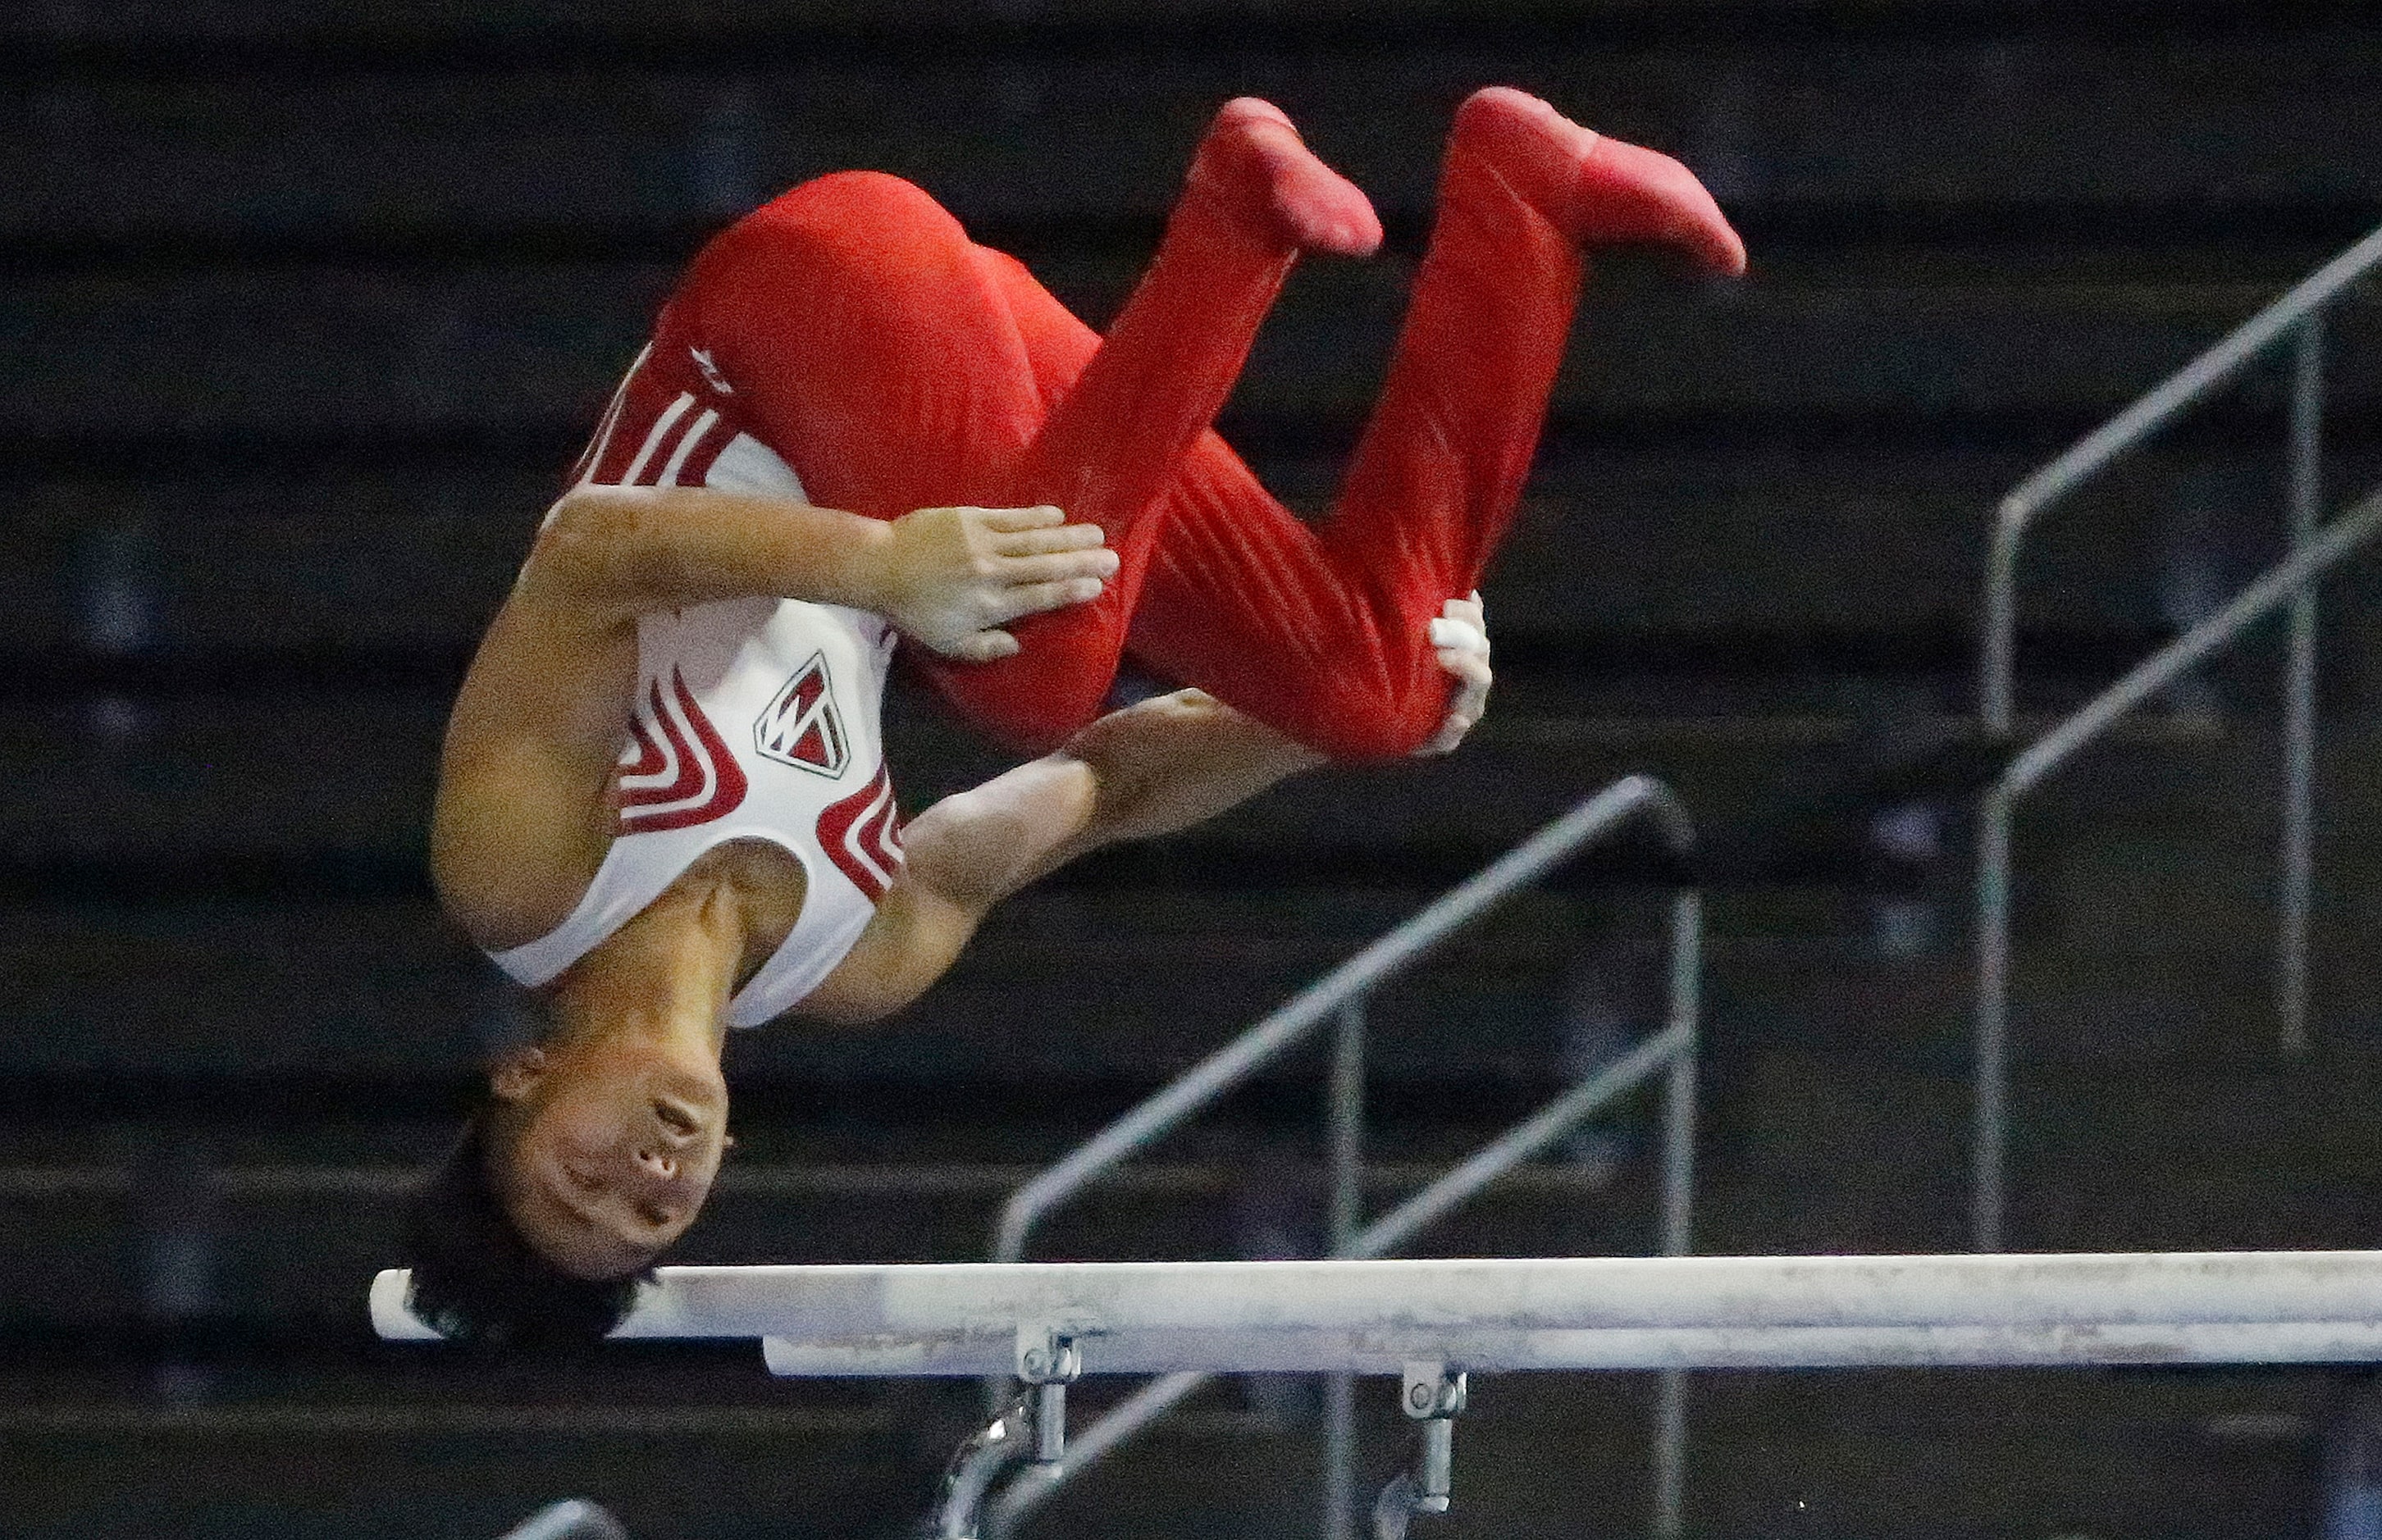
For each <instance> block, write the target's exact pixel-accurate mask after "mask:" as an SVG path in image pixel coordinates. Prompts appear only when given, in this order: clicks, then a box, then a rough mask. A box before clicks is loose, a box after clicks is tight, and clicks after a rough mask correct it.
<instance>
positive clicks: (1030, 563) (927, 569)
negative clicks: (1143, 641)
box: [867, 507, 1117, 663]
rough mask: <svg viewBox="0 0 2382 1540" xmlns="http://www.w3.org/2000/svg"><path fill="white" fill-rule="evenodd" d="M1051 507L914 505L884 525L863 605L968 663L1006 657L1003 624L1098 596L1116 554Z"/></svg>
mask: <svg viewBox="0 0 2382 1540" xmlns="http://www.w3.org/2000/svg"><path fill="white" fill-rule="evenodd" d="M1066 519H1067V516H1066V515H1065V514H1064V513H1062V512H1061V511H1060V510H1059V509H1057V508H1053V507H1034V508H920V509H918V510H917V511H916V512H915V513H907V514H903V515H902V517H901V518H899V519H895V520H893V522H892V523H891V524H890V526H888V528H889V529H890V538H889V539H887V540H885V541H884V542H882V543H881V544H879V545H878V547H877V549H876V551H875V553H874V560H875V562H876V564H877V568H876V580H875V585H874V586H875V588H876V591H877V593H878V598H877V600H876V602H875V603H873V604H871V605H868V606H867V607H868V608H870V609H873V610H875V611H876V612H877V613H878V614H879V615H882V616H884V617H886V618H887V619H888V620H890V621H892V622H893V624H894V625H895V626H896V627H897V628H899V629H901V631H902V633H903V634H904V635H907V636H911V637H915V639H916V640H917V641H918V642H921V643H923V644H924V645H925V646H927V647H928V648H930V649H932V650H933V651H935V652H938V653H940V654H943V655H944V656H945V657H954V658H959V659H962V660H964V661H965V662H968V663H988V662H990V661H991V660H993V659H995V658H1005V657H1010V656H1013V655H1014V654H1016V652H1017V650H1018V647H1017V639H1016V638H1015V637H1013V636H1012V635H1010V634H1009V632H1007V631H1005V630H1002V629H1001V627H1003V626H1006V625H1007V624H1009V622H1011V621H1012V620H1015V619H1018V618H1020V617H1024V616H1028V615H1039V614H1041V613H1043V612H1044V611H1046V610H1054V609H1062V608H1064V607H1065V606H1067V605H1080V604H1085V603H1087V602H1088V601H1090V600H1093V599H1097V598H1099V596H1100V590H1101V588H1102V587H1103V585H1104V583H1105V581H1106V580H1107V579H1109V578H1111V577H1113V576H1115V575H1116V569H1117V555H1116V553H1115V552H1114V551H1111V550H1110V549H1109V548H1108V547H1107V546H1106V545H1105V544H1102V542H1103V541H1104V540H1105V538H1106V536H1105V535H1104V534H1103V533H1102V532H1101V530H1100V527H1099V525H1097V524H1070V523H1068V522H1067V521H1066Z"/></svg>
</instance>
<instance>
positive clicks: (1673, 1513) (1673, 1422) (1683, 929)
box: [1654, 888, 1703, 1540]
mask: <svg viewBox="0 0 2382 1540" xmlns="http://www.w3.org/2000/svg"><path fill="white" fill-rule="evenodd" d="M1702 941H1703V896H1702V895H1701V894H1700V893H1698V892H1697V891H1696V890H1695V889H1693V888H1687V889H1684V890H1682V891H1681V892H1680V893H1679V894H1678V895H1677V896H1676V898H1673V899H1672V900H1671V1021H1670V1025H1671V1028H1672V1030H1673V1031H1675V1032H1677V1033H1680V1034H1681V1039H1680V1044H1679V1046H1678V1047H1677V1049H1676V1051H1675V1052H1674V1054H1673V1056H1672V1058H1671V1068H1670V1073H1669V1077H1668V1088H1667V1093H1666V1094H1665V1095H1664V1106H1663V1254H1664V1256H1685V1255H1687V1254H1688V1252H1689V1251H1691V1250H1693V1248H1694V1237H1693V1234H1692V1226H1693V1222H1694V1203H1695V1161H1696V1050H1697V1046H1698V1045H1697V1041H1696V1024H1697V1021H1699V1019H1700V1018H1701V1015H1702V988H1703V983H1702V981H1703V959H1702V957H1701V952H1702ZM1687 1496H1688V1376H1687V1375H1686V1373H1685V1372H1684V1371H1682V1370H1678V1369H1665V1370H1664V1371H1663V1372H1662V1380H1661V1385H1660V1387H1659V1389H1658V1390H1657V1392H1656V1398H1655V1412H1654V1535H1655V1540H1678V1535H1679V1532H1680V1530H1681V1528H1682V1526H1683V1525H1684V1523H1685V1522H1686V1512H1687Z"/></svg>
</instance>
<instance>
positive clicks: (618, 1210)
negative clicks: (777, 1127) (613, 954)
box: [494, 1044, 728, 1278]
mask: <svg viewBox="0 0 2382 1540" xmlns="http://www.w3.org/2000/svg"><path fill="white" fill-rule="evenodd" d="M494 1086H495V1090H496V1093H497V1097H498V1098H499V1099H500V1100H501V1101H503V1102H505V1103H507V1104H509V1110H508V1114H507V1116H506V1117H505V1118H503V1119H502V1120H501V1122H500V1127H502V1128H503V1129H504V1130H505V1131H506V1132H507V1133H508V1134H509V1135H510V1137H506V1138H502V1139H500V1140H499V1141H498V1142H497V1155H496V1156H495V1159H496V1175H497V1189H498V1191H499V1192H501V1193H502V1194H503V1197H504V1201H505V1206H506V1208H507V1210H508V1211H509V1212H510V1214H511V1215H512V1217H513V1223H514V1224H515V1225H516V1226H518V1227H519V1228H520V1229H521V1232H522V1236H523V1238H525V1239H526V1240H527V1241H529V1243H530V1244H531V1245H532V1246H534V1247H535V1248H536V1249H537V1251H538V1252H539V1253H540V1254H542V1255H544V1256H545V1257H546V1260H547V1261H549V1262H551V1263H553V1264H554V1265H556V1266H558V1267H559V1268H561V1269H562V1270H563V1271H564V1272H566V1273H570V1274H571V1275H572V1276H574V1277H584V1278H615V1277H626V1276H628V1275H629V1274H631V1273H634V1272H636V1271H638V1270H639V1269H641V1268H643V1267H645V1266H646V1265H649V1264H650V1263H651V1262H652V1261H653V1260H654V1258H656V1257H657V1256H658V1255H660V1254H661V1253H662V1252H663V1251H664V1250H665V1249H666V1248H667V1247H669V1244H670V1243H671V1242H672V1241H676V1240H677V1239H678V1238H679V1237H680V1236H681V1234H683V1233H685V1230H686V1228H687V1226H689V1225H690V1224H693V1223H694V1216H695V1213H696V1211H697V1210H699V1209H701V1208H702V1207H703V1200H704V1198H705V1197H706V1195H708V1194H709V1192H710V1191H711V1180H712V1178H713V1177H714V1176H716V1175H717V1174H718V1170H719V1157H720V1155H721V1154H722V1153H723V1152H724V1151H725V1149H726V1148H727V1144H728V1137H727V1124H728V1087H727V1083H726V1082H724V1081H722V1080H721V1079H720V1075H719V1070H718V1067H717V1066H716V1065H707V1064H703V1063H700V1062H696V1063H686V1062H681V1061H679V1060H676V1059H673V1058H670V1057H663V1056H657V1055H656V1054H654V1053H652V1052H651V1051H650V1050H645V1049H640V1048H637V1047H635V1046H633V1045H627V1046H624V1045H601V1044H599V1045H583V1046H578V1047H573V1048H570V1049H564V1050H556V1051H551V1052H546V1051H541V1050H537V1049H530V1050H527V1051H526V1052H525V1053H523V1054H522V1055H520V1056H516V1057H515V1058H513V1059H511V1060H509V1061H508V1063H507V1065H506V1066H504V1067H501V1068H499V1069H498V1070H497V1075H496V1077H495V1081H494Z"/></svg>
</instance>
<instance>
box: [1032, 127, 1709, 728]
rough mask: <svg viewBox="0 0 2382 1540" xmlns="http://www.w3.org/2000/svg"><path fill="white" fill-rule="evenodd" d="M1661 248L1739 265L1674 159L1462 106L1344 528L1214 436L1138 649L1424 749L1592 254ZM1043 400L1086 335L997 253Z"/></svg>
mask: <svg viewBox="0 0 2382 1540" xmlns="http://www.w3.org/2000/svg"><path fill="white" fill-rule="evenodd" d="M1647 240H1653V241H1662V242H1666V243H1670V244H1676V245H1680V246H1684V247H1686V248H1687V249H1688V251H1689V252H1690V253H1691V254H1692V255H1694V256H1695V257H1696V258H1697V259H1698V260H1699V261H1700V262H1701V263H1702V264H1704V265H1705V266H1707V267H1709V268H1712V269H1713V270H1715V271H1719V272H1724V273H1731V274H1734V273H1737V272H1740V271H1742V269H1743V267H1744V262H1745V254H1744V248H1743V246H1742V245H1741V244H1739V243H1738V241H1737V237H1736V234H1735V232H1733V231H1732V230H1730V228H1729V227H1728V225H1727V222H1726V221H1725V219H1724V218H1723V217H1722V215H1721V214H1720V211H1719V209H1718V208H1716V207H1715V206H1714V205H1713V202H1712V199H1711V197H1710V195H1709V194H1707V193H1706V192H1705V191H1704V189H1702V187H1701V185H1699V184H1698V183H1697V181H1696V180H1695V178H1694V177H1693V176H1691V175H1690V174H1689V173H1688V171H1687V169H1686V168H1685V167H1683V166H1681V165H1678V164H1677V163H1676V162H1675V161H1673V160H1671V159H1669V158H1668V157H1666V156H1663V155H1659V154H1656V153H1652V152H1651V151H1647V150H1642V149H1639V148H1638V147H1636V146H1634V145H1627V144H1623V143H1620V142H1618V141H1613V140H1609V139H1603V138H1601V137H1599V136H1597V135H1595V134H1592V133H1590V132H1588V131H1587V130H1586V129H1583V128H1579V127H1578V126H1577V125H1575V124H1573V123H1571V122H1569V121H1567V120H1566V119H1565V118H1564V117H1563V116H1561V115H1559V114H1558V113H1556V112H1555V110H1554V109H1553V108H1552V107H1550V106H1548V105H1547V104H1545V103H1543V102H1540V101H1538V100H1536V99H1535V98H1532V97H1529V96H1525V95H1523V94H1522V93H1521V92H1515V91H1509V90H1504V89H1503V88H1492V89H1491V90H1488V91H1484V92H1479V93H1477V94H1476V95H1474V96H1473V97H1472V98H1471V99H1469V100H1468V101H1467V102H1466V103H1465V104H1464V106H1463V107H1462V109H1461V110H1460V111H1459V112H1458V114H1457V116H1456V122H1455V131H1454V133H1453V134H1452V135H1451V137H1450V141H1449V144H1448V151H1447V160H1446V165H1445V169H1444V172H1443V177H1442V181H1441V187H1440V202H1439V215H1438V222H1437V226H1436V227H1435V229H1434V230H1433V233H1432V237H1431V242H1430V251H1429V252H1428V253H1427V254H1426V256H1425V258H1424V260H1423V264H1422V269H1421V272H1420V274H1419V275H1418V279H1417V282H1416V285H1415V290H1414V297H1413V299H1412V301H1411V304H1410V306H1409V308H1408V311H1407V314H1406V324H1405V327H1404V329H1403V331H1402V332H1401V335H1400V336H1399V340H1398V345H1397V352H1396V356H1395V359H1394V362H1393V365H1392V368H1391V372H1390V377H1389V381H1388V384H1387V385H1386V387H1385V389H1384V390H1383V393H1382V397H1381V403H1380V405H1379V406H1378V407H1377V409H1375V412H1374V414H1373V418H1372V422H1371V423H1370V424H1369V427H1368V429H1367V431H1366V434H1365V437H1364V441H1363V443H1362V445H1361V446H1359V448H1358V451H1357V457H1356V459H1355V461H1354V463H1353V464H1352V466H1351V468H1350V470H1349V471H1348V473H1347V477H1346V479H1345V481H1344V484H1343V486H1342V489H1341V492H1340V495H1339V496H1338V498H1337V499H1336V500H1335V504H1334V507H1333V511H1332V516H1331V517H1330V519H1328V520H1327V521H1326V522H1325V523H1323V524H1322V525H1321V527H1320V528H1319V529H1313V530H1310V529H1309V528H1308V526H1306V525H1305V524H1302V523H1301V522H1299V521H1298V520H1297V519H1295V518H1294V517H1292V516H1291V515H1290V514H1289V513H1288V512H1287V511H1286V510H1284V509H1283V507H1281V506H1280V505H1279V504H1278V503H1276V502H1275V501H1274V500H1273V499H1272V498H1271V496H1269V495H1267V494H1266V492H1265V490H1264V489H1263V488H1262V487H1261V486H1259V484H1258V482H1257V479H1256V478H1255V477H1254V476H1253V475H1251V474H1250V472H1249V471H1248V469H1247V467H1246V466H1245V465H1244V464H1242V463H1241V461H1240V460H1239V458H1237V457H1235V456H1234V454H1233V452H1232V450H1231V449H1230V448H1229V447H1227V446H1225V444H1224V443H1223V441H1222V439H1221V438H1219V437H1218V436H1217V435H1215V434H1212V433H1209V434H1206V435H1204V436H1203V437H1202V438H1201V440H1200V442H1199V443H1198V444H1197V446H1194V448H1193V450H1192V451H1191V454H1190V457H1189V458H1188V460H1187V461H1186V462H1185V465H1184V467H1183V469H1182V471H1181V472H1180V473H1179V474H1178V475H1177V476H1176V478H1175V480H1174V482H1173V484H1172V485H1171V486H1170V487H1169V489H1168V491H1167V495H1166V496H1165V499H1164V501H1163V502H1162V503H1161V504H1160V521H1159V523H1158V536H1157V550H1156V552H1155V553H1154V555H1153V556H1152V558H1151V562H1150V566H1149V569H1148V576H1147V580H1146V582H1145V584H1144V586H1143V588H1142V591H1141V593H1140V596H1139V603H1138V605H1137V606H1136V609H1135V612H1134V618H1133V626H1132V630H1131V632H1130V635H1129V639H1128V645H1129V647H1130V649H1131V651H1132V652H1133V653H1134V654H1136V656H1138V657H1140V658H1142V659H1143V660H1145V661H1147V662H1148V663H1149V664H1150V665H1151V666H1153V667H1155V668H1157V669H1159V670H1160V672H1163V673H1165V674H1168V675H1170V676H1172V677H1173V678H1177V679H1180V680H1182V681H1184V682H1185V683H1189V684H1195V685H1197V686H1199V687H1201V688H1202V689H1205V690H1207V691H1209V692H1210V693H1212V694H1215V695H1217V696H1218V697H1220V698H1221V699H1222V700H1224V701H1225V702H1227V703H1230V704H1232V705H1233V706H1234V707H1236V708H1238V709H1239V710H1241V711H1244V712H1246V713H1247V714H1248V715H1252V716H1255V717H1257V718H1258V719H1259V720H1260V721H1263V722H1265V723H1267V724H1268V725H1270V726H1271V727H1274V728H1276V729H1277V730H1279V731H1281V732H1283V733H1286V734H1288V735H1290V736H1291V737H1293V738H1295V739H1299V740H1301V741H1303V742H1305V743H1307V744H1308V745H1309V746H1310V747H1312V748H1315V749H1317V750H1319V751H1320V752H1324V753H1326V754H1329V755H1331V756H1332V757H1333V758H1337V759H1365V758H1375V757H1385V756H1391V755H1397V754H1404V753H1407V752H1412V751H1413V750H1414V749H1415V748H1416V747H1417V746H1418V745H1419V744H1421V743H1422V742H1424V741H1425V740H1426V739H1429V738H1430V735H1431V734H1432V732H1433V731H1434V730H1435V729H1436V728H1437V727H1438V725H1439V722H1440V718H1441V715H1442V714H1443V711H1444V710H1445V708H1446V703H1447V691H1448V683H1447V678H1446V676H1445V675H1444V674H1443V672H1442V671H1441V670H1440V668H1439V666H1438V663H1437V661H1436V659H1435V657H1434V655H1433V652H1432V649H1431V647H1430V641H1429V634H1428V632H1429V625H1430V620H1431V618H1432V617H1435V616H1437V615H1438V614H1439V613H1440V608H1441V606H1442V605H1443V604H1444V603H1445V601H1447V600H1448V599H1450V598H1452V597H1455V596H1458V595H1461V594H1464V593H1467V592H1469V591H1471V590H1472V589H1473V588H1475V587H1477V586H1478V585H1479V582H1480V576H1481V572H1482V569H1483V568H1484V567H1485V566H1486V565H1487V562H1488V560H1489V557H1490V556H1491V555H1492V553H1493V552H1494V551H1495V549H1496V546H1497V544H1498V542H1499V541H1500V540H1501V539H1502V538H1503V537H1504V532H1505V530H1506V527H1507V525H1508V524H1509V523H1510V522H1511V520H1512V517H1513V511H1514V507H1515V504H1516V500H1517V499H1518V496H1519V494H1520V490H1521V485H1522V481H1523V478H1524V477H1525V476H1526V475H1527V473H1528V472H1529V465H1530V460H1531V457H1532V455H1533V454H1534V452H1535V450H1536V448H1537V444H1538V435H1539V430H1540V426H1541V422H1542V421H1543V419H1544V417H1545V413H1546V403H1547V398H1548V395H1549V393H1550V391H1551V389H1552V387H1553V379H1554V373H1555V369H1556V366H1557V364H1558V363H1559V362H1560V361H1561V359H1562V355H1563V348H1564V344H1565V338H1566V336H1567V335H1568V333H1569V330H1570V325H1571V319H1572V314H1573V311H1574V308H1575V306H1576V304H1577V302H1578V294H1579V288H1580V284H1581V280H1582V277H1583V272H1584V267H1583V263H1582V260H1581V256H1580V251H1581V249H1582V248H1583V247H1587V246H1593V245H1600V244H1607V243H1615V242H1623V241H1647ZM988 269H989V270H991V271H993V272H994V273H995V274H996V275H997V276H998V277H1000V279H1001V282H1002V283H1003V284H1004V286H1005V287H1006V289H1007V292H1008V296H1009V302H1010V307H1011V310H1012V311H1013V313H1014V314H1016V316H1017V317H1018V320H1019V324H1020V325H1021V327H1022V329H1023V331H1024V334H1025V341H1026V346H1027V350H1028V351H1029V353H1031V354H1032V355H1033V358H1034V365H1035V368H1036V372H1037V374H1038V378H1039V380H1040V382H1041V385H1042V388H1043V389H1044V391H1045V392H1046V393H1052V394H1055V393H1057V392H1060V391H1063V390H1064V389H1066V388H1067V384H1068V380H1069V378H1070V376H1071V371H1072V370H1074V369H1080V368H1082V367H1083V361H1084V360H1085V359H1086V358H1088V357H1089V356H1090V352H1091V348H1093V347H1094V346H1095V342H1094V339H1093V338H1092V336H1091V334H1090V333H1089V332H1088V330H1087V329H1086V328H1085V327H1084V326H1083V325H1082V324H1081V323H1079V322H1077V321H1075V320H1074V317H1072V316H1070V315H1068V314H1067V312H1065V310H1064V309H1063V308H1062V307H1061V306H1060V305H1059V304H1058V302H1057V301H1056V300H1055V299H1051V298H1050V296H1049V295H1048V294H1046V293H1044V292H1043V291H1042V290H1041V289H1040V287H1039V286H1038V285H1035V284H1034V282H1033V280H1032V279H1031V278H1030V277H1028V276H1027V275H1025V272H1024V270H1023V269H1022V268H1018V267H1016V265H1015V264H1014V263H1006V262H1005V261H1002V260H1000V259H991V260H988Z"/></svg>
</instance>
